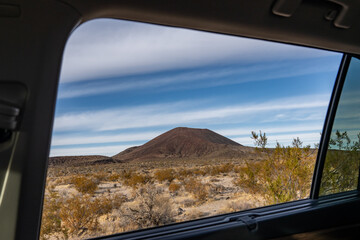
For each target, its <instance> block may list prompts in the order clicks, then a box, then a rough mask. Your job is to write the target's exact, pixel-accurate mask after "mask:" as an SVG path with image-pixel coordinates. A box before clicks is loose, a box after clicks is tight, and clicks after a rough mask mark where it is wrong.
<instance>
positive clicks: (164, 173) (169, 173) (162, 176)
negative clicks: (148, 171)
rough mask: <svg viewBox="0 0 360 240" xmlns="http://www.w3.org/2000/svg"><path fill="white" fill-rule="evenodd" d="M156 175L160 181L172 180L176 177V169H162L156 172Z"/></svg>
mask: <svg viewBox="0 0 360 240" xmlns="http://www.w3.org/2000/svg"><path fill="white" fill-rule="evenodd" d="M154 177H155V179H156V180H158V181H159V182H164V181H168V182H172V181H173V180H174V179H175V171H174V170H172V169H170V168H168V169H160V170H157V171H156V172H155V173H154Z"/></svg>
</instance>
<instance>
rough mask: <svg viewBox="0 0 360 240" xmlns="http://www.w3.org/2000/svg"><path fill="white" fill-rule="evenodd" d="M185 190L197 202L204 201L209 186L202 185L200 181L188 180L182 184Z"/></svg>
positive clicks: (207, 194)
mask: <svg viewBox="0 0 360 240" xmlns="http://www.w3.org/2000/svg"><path fill="white" fill-rule="evenodd" d="M184 187H185V190H186V191H188V192H189V193H191V194H193V196H194V197H195V198H196V199H197V200H199V201H201V202H202V201H205V200H206V199H207V198H208V196H209V186H208V185H206V184H203V183H202V182H201V181H200V180H198V179H195V178H190V179H188V180H186V181H185V182H184Z"/></svg>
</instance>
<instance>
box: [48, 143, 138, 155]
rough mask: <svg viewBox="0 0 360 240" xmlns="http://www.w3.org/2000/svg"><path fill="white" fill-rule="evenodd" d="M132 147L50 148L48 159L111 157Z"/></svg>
mask: <svg viewBox="0 0 360 240" xmlns="http://www.w3.org/2000/svg"><path fill="white" fill-rule="evenodd" d="M129 147H133V145H115V146H105V147H76V148H51V150H50V157H56V156H81V155H103V156H108V157H111V156H113V155H115V154H117V153H119V152H121V151H123V150H125V149H127V148H129Z"/></svg>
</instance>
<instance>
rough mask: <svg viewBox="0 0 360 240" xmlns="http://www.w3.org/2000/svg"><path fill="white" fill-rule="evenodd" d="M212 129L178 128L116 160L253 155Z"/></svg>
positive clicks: (247, 148) (114, 157)
mask: <svg viewBox="0 0 360 240" xmlns="http://www.w3.org/2000/svg"><path fill="white" fill-rule="evenodd" d="M252 152H253V150H252V148H250V147H244V146H242V145H241V144H239V143H237V142H234V141H232V140H230V139H228V138H226V137H224V136H222V135H220V134H217V133H215V132H213V131H211V130H209V129H197V128H185V127H178V128H174V129H172V130H170V131H168V132H165V133H163V134H161V135H160V136H158V137H156V138H154V139H152V140H150V141H149V142H147V143H145V144H144V145H142V146H138V147H132V148H128V149H126V150H124V151H122V152H120V153H119V154H116V155H115V156H113V157H112V158H113V159H115V160H118V161H143V160H150V159H175V158H176V159H178V158H240V157H243V156H244V155H248V154H249V153H252Z"/></svg>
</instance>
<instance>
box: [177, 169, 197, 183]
mask: <svg viewBox="0 0 360 240" xmlns="http://www.w3.org/2000/svg"><path fill="white" fill-rule="evenodd" d="M192 176H193V172H192V170H191V169H190V168H180V169H179V170H178V171H177V173H176V178H177V179H179V180H184V179H188V178H189V177H192Z"/></svg>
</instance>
